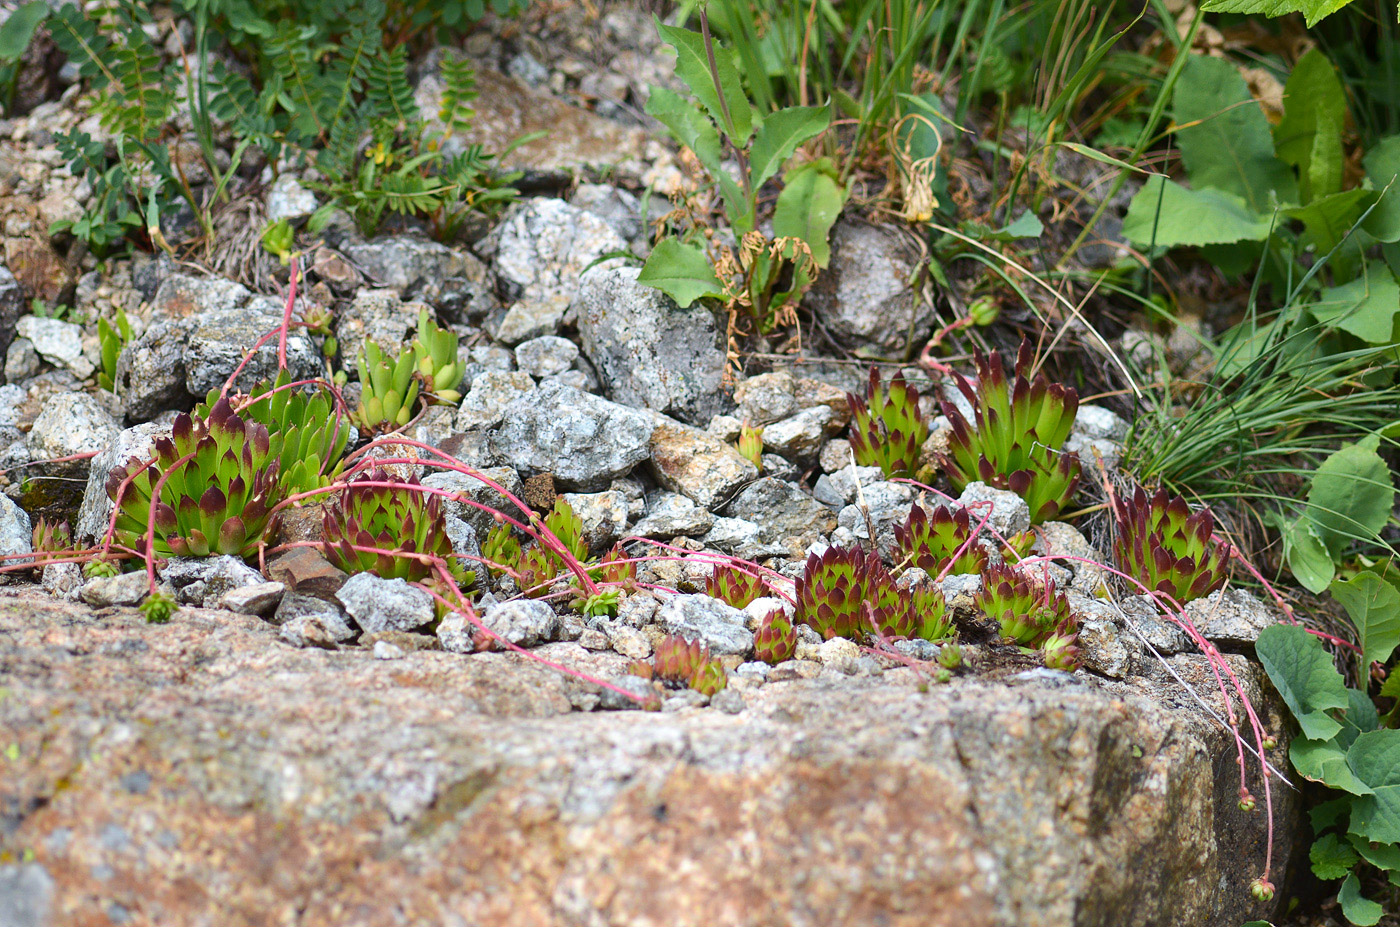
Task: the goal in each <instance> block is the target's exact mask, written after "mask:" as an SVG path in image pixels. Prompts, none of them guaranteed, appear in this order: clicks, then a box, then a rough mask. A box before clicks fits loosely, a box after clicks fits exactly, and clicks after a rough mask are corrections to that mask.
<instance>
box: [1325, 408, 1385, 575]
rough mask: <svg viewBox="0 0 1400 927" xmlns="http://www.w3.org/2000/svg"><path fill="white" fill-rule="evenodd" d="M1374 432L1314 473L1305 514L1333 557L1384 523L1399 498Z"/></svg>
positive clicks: (1333, 456)
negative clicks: (1377, 449) (1353, 541)
mask: <svg viewBox="0 0 1400 927" xmlns="http://www.w3.org/2000/svg"><path fill="white" fill-rule="evenodd" d="M1378 443H1379V439H1378V438H1376V437H1375V436H1372V437H1370V438H1367V439H1366V440H1364V441H1362V442H1360V443H1357V444H1349V445H1347V446H1346V447H1344V448H1342V449H1341V450H1339V451H1336V452H1334V453H1333V454H1331V455H1330V456H1329V457H1328V458H1327V459H1326V460H1324V461H1323V462H1322V464H1321V465H1320V466H1319V467H1318V468H1317V472H1316V473H1314V474H1313V478H1312V486H1311V487H1310V488H1309V489H1308V507H1307V514H1306V517H1307V518H1308V519H1309V520H1310V521H1311V522H1312V523H1313V526H1314V528H1315V530H1316V533H1317V536H1318V538H1320V539H1321V540H1322V543H1323V544H1325V545H1327V550H1328V552H1329V553H1331V555H1332V559H1333V560H1337V559H1339V558H1340V557H1341V555H1342V553H1343V551H1345V549H1346V546H1347V544H1348V543H1349V542H1350V541H1352V540H1355V539H1358V538H1361V539H1364V538H1370V537H1373V536H1374V535H1375V534H1376V532H1378V531H1380V529H1381V528H1383V527H1384V526H1385V523H1386V521H1387V520H1389V518H1390V512H1391V509H1392V507H1393V506H1394V502H1395V487H1394V486H1393V485H1391V482H1390V469H1389V468H1388V467H1387V466H1386V464H1385V461H1384V460H1382V459H1381V456H1380V455H1379V454H1377V453H1376V446H1377V445H1378Z"/></svg>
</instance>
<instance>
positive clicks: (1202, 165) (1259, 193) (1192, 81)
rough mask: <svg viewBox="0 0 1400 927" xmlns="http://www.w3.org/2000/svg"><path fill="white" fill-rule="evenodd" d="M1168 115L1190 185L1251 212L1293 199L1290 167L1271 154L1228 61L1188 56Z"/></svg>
mask: <svg viewBox="0 0 1400 927" xmlns="http://www.w3.org/2000/svg"><path fill="white" fill-rule="evenodd" d="M1172 116H1173V118H1174V119H1175V120H1176V124H1177V125H1178V126H1181V127H1182V128H1180V129H1177V131H1176V140H1177V144H1178V145H1179V146H1180V147H1181V160H1182V163H1183V164H1185V165H1186V172H1187V174H1188V175H1189V176H1190V178H1191V185H1192V186H1193V187H1194V188H1196V189H1197V190H1200V189H1202V188H1204V187H1214V188H1215V189H1217V190H1223V191H1225V192H1226V193H1231V194H1234V195H1235V196H1238V197H1240V198H1241V199H1243V200H1244V202H1245V205H1246V206H1247V207H1248V208H1249V210H1250V211H1251V212H1253V213H1255V214H1260V213H1264V214H1267V213H1270V212H1272V211H1273V207H1274V204H1275V203H1285V204H1291V203H1296V202H1298V184H1297V181H1296V180H1294V178H1293V171H1292V170H1291V169H1290V168H1289V167H1288V165H1287V164H1285V163H1283V162H1282V161H1280V160H1279V159H1278V158H1276V157H1275V156H1274V139H1273V134H1272V133H1271V132H1270V130H1269V121H1268V120H1267V119H1265V118H1264V111H1263V109H1261V108H1260V107H1259V104H1258V103H1257V102H1255V100H1254V98H1253V97H1252V96H1251V95H1250V93H1249V88H1248V87H1247V86H1246V85H1245V82H1244V78H1243V77H1241V76H1240V73H1239V72H1238V71H1237V70H1235V68H1234V66H1233V65H1231V64H1230V62H1228V61H1226V60H1224V59H1222V58H1207V57H1203V56H1200V55H1192V56H1191V58H1190V60H1189V61H1187V62H1186V66H1185V67H1184V68H1182V71H1181V76H1180V78H1179V79H1178V80H1177V84H1176V91H1175V93H1174V94H1173V96H1172ZM1231 240H1234V241H1238V240H1239V239H1238V238H1236V239H1231Z"/></svg>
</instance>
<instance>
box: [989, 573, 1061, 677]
mask: <svg viewBox="0 0 1400 927" xmlns="http://www.w3.org/2000/svg"><path fill="white" fill-rule="evenodd" d="M976 601H977V607H978V608H980V609H981V610H982V611H983V613H985V614H986V615H987V617H989V618H991V619H992V620H993V621H995V622H996V623H997V624H998V625H999V626H1000V627H1001V636H1002V639H1003V640H1006V641H1009V642H1011V643H1015V644H1020V645H1021V646H1022V647H1028V648H1032V649H1039V650H1041V651H1042V652H1043V653H1044V656H1045V662H1046V665H1047V666H1050V667H1052V668H1054V669H1074V668H1075V667H1077V666H1078V664H1079V649H1078V647H1076V646H1075V640H1076V639H1077V637H1078V633H1079V627H1078V621H1077V620H1076V619H1075V618H1074V615H1073V614H1072V613H1071V612H1070V610H1069V603H1068V602H1067V601H1066V600H1065V597H1064V596H1063V595H1062V594H1060V593H1059V592H1057V591H1056V590H1055V585H1054V583H1052V582H1050V581H1049V580H1046V581H1043V582H1039V581H1036V580H1034V579H1032V578H1031V577H1029V576H1026V575H1025V574H1024V573H1022V572H1021V571H1020V570H1017V569H1016V568H1014V567H1008V566H996V567H988V568H987V569H986V570H984V571H983V573H982V588H981V590H980V591H979V592H978V593H977V596H976Z"/></svg>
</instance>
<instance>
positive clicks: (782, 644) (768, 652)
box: [753, 608, 797, 666]
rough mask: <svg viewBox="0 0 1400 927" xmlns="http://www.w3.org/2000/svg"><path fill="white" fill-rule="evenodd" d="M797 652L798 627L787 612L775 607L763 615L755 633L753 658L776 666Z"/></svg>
mask: <svg viewBox="0 0 1400 927" xmlns="http://www.w3.org/2000/svg"><path fill="white" fill-rule="evenodd" d="M796 653H797V629H796V628H795V627H793V624H792V621H791V620H790V619H789V618H788V616H787V612H785V611H783V610H782V609H781V608H775V609H773V610H772V611H771V612H769V613H768V614H766V615H764V616H763V620H762V621H760V622H759V623H758V630H756V631H754V633H753V658H754V659H755V660H761V661H762V662H764V663H769V664H772V665H774V666H776V665H777V664H779V663H782V662H783V661H784V660H791V659H792V658H793V656H794V655H795V654H796Z"/></svg>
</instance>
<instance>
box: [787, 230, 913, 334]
mask: <svg viewBox="0 0 1400 927" xmlns="http://www.w3.org/2000/svg"><path fill="white" fill-rule="evenodd" d="M915 264H916V256H915V255H914V254H913V252H912V249H910V248H909V247H908V246H907V245H906V244H905V243H903V242H901V241H900V240H899V235H898V233H897V232H895V231H893V230H890V229H883V228H877V227H876V226H872V225H865V224H862V223H856V222H849V221H846V222H838V223H837V224H836V228H835V229H833V230H832V235H831V266H830V269H829V270H827V271H824V272H823V273H822V274H821V276H820V277H818V278H817V284H816V286H815V287H813V289H812V293H811V295H810V296H809V297H808V303H809V304H810V305H812V307H813V308H814V309H815V310H816V311H817V312H818V313H819V314H820V316H821V318H822V320H823V322H824V323H825V325H826V326H827V327H828V328H829V329H830V330H831V331H832V332H833V333H834V334H835V335H836V336H837V337H838V338H841V339H843V340H844V341H846V342H847V343H849V344H850V345H851V346H853V347H855V346H864V347H870V348H875V349H877V350H879V351H881V352H883V353H886V354H900V353H902V352H903V351H904V350H905V348H906V346H908V345H911V344H912V345H919V344H922V343H923V341H924V339H925V338H927V337H928V335H929V333H930V331H931V330H932V327H933V322H934V319H935V315H934V308H933V304H932V302H931V301H930V300H928V299H925V298H923V297H922V296H921V295H920V294H919V293H918V292H917V291H915V289H914V288H913V287H911V286H910V284H909V280H910V278H911V277H913V275H914V267H915Z"/></svg>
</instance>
